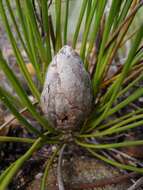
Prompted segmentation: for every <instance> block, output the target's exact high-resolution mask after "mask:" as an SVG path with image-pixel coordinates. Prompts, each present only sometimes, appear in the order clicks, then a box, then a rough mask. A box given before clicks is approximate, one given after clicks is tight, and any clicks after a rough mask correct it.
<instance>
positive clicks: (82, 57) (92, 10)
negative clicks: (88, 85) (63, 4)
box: [80, 0, 97, 61]
mask: <svg viewBox="0 0 143 190" xmlns="http://www.w3.org/2000/svg"><path fill="white" fill-rule="evenodd" d="M96 6H97V1H96V0H94V1H93V4H92V8H91V10H90V14H89V15H88V19H87V23H86V28H85V31H84V34H83V40H82V45H81V48H80V57H81V59H82V60H83V61H84V58H85V52H86V44H87V38H88V34H89V31H90V27H91V23H92V19H93V18H94V14H95V8H96Z"/></svg>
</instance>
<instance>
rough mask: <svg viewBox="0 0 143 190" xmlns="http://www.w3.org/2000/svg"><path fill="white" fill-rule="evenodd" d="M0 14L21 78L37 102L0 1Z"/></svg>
mask: <svg viewBox="0 0 143 190" xmlns="http://www.w3.org/2000/svg"><path fill="white" fill-rule="evenodd" d="M0 14H1V16H2V20H3V22H4V25H5V28H6V31H7V34H8V36H9V39H10V42H11V45H12V47H13V50H14V53H15V56H16V58H17V61H18V62H17V63H18V64H19V68H20V70H21V72H22V73H23V76H24V77H25V79H26V80H27V84H28V86H29V88H30V90H31V92H32V94H33V96H34V97H36V98H37V99H38V100H39V98H40V94H39V92H38V90H37V88H36V86H35V84H34V82H33V81H32V78H31V76H30V73H29V72H28V70H27V67H26V65H25V63H24V60H23V57H22V55H21V53H20V50H19V48H18V46H17V44H16V41H15V39H14V36H13V34H12V32H11V29H10V26H9V23H8V20H7V17H6V13H5V10H4V7H3V3H2V1H0Z"/></svg>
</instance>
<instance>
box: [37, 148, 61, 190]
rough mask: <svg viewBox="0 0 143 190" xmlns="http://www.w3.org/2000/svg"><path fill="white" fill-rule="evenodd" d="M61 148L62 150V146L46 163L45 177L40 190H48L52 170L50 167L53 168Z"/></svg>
mask: <svg viewBox="0 0 143 190" xmlns="http://www.w3.org/2000/svg"><path fill="white" fill-rule="evenodd" d="M60 148H61V146H60V147H59V148H57V149H56V150H55V151H54V153H53V154H52V155H51V156H50V159H49V160H48V161H47V163H46V167H45V171H44V175H43V177H42V180H41V186H40V190H46V189H47V188H46V185H47V177H48V174H49V169H50V167H51V165H52V163H53V161H54V158H55V157H56V155H57V154H58V152H59V150H60Z"/></svg>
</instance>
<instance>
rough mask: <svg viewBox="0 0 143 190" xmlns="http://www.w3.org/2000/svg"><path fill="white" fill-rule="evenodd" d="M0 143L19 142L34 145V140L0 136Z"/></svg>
mask: <svg viewBox="0 0 143 190" xmlns="http://www.w3.org/2000/svg"><path fill="white" fill-rule="evenodd" d="M0 142H21V143H29V144H31V143H34V142H35V140H34V139H29V138H20V137H7V136H0Z"/></svg>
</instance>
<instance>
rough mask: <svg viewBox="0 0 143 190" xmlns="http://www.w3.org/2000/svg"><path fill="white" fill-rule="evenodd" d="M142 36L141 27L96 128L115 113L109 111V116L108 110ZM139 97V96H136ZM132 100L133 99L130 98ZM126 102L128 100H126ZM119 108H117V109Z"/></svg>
mask: <svg viewBox="0 0 143 190" xmlns="http://www.w3.org/2000/svg"><path fill="white" fill-rule="evenodd" d="M142 36H143V26H141V27H140V30H139V31H138V33H137V35H136V39H135V40H134V43H133V45H132V48H131V50H130V52H129V55H128V58H127V60H126V62H125V64H124V67H123V70H122V74H121V75H120V77H119V78H118V79H117V81H116V82H115V84H114V88H113V93H112V95H111V98H110V101H109V102H108V103H107V107H106V109H105V110H104V112H103V114H102V115H101V116H100V117H99V118H98V119H97V120H96V122H95V126H97V125H98V124H99V123H100V122H101V121H102V120H103V119H104V118H105V117H107V116H109V115H111V114H112V113H114V112H115V110H114V111H113V110H112V112H111V111H110V114H109V109H110V107H111V105H112V103H113V101H114V100H115V99H116V96H117V94H118V91H119V89H120V87H121V84H122V82H123V80H124V78H125V77H126V76H127V74H128V72H129V71H130V68H131V63H132V61H133V59H134V56H135V55H136V51H137V48H138V46H139V44H140V42H141V40H142ZM138 93H139V94H140V95H141V94H142V90H141V91H137V93H136V96H138V95H137V94H138ZM138 97H139V96H138ZM132 98H133V97H132ZM126 101H127V102H128V100H126ZM118 108H119V107H118Z"/></svg>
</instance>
